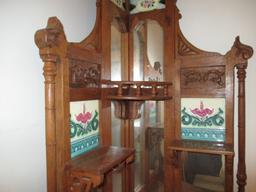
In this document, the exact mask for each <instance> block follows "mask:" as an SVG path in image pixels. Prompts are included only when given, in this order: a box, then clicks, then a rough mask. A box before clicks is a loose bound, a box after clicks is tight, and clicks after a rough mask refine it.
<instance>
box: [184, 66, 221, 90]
mask: <svg viewBox="0 0 256 192" xmlns="http://www.w3.org/2000/svg"><path fill="white" fill-rule="evenodd" d="M208 87H211V88H212V89H213V88H215V89H220V88H225V67H224V66H223V67H222V66H220V67H196V68H184V69H181V88H183V89H194V88H201V89H205V88H208Z"/></svg>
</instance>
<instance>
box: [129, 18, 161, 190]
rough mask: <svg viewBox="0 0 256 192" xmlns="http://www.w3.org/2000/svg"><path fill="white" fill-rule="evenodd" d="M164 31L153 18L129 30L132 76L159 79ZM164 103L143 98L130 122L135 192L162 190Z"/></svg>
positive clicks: (139, 79)
mask: <svg viewBox="0 0 256 192" xmlns="http://www.w3.org/2000/svg"><path fill="white" fill-rule="evenodd" d="M163 38H164V32H163V28H162V27H161V26H160V25H159V23H158V22H157V21H153V20H146V21H145V22H142V23H140V24H138V25H137V26H136V27H135V29H134V31H133V50H134V52H133V55H134V58H133V64H134V69H133V72H134V73H133V79H134V80H135V81H163V80H164V76H163V72H164V68H163V61H164V43H163V41H164V39H163ZM163 111H164V102H162V101H161V102H160V101H146V102H145V104H144V105H143V107H142V114H143V115H142V117H141V118H140V119H138V120H135V122H134V146H135V148H136V158H135V159H136V161H135V191H140V190H142V189H144V190H145V191H147V192H160V191H161V192H162V191H163V167H164V164H163V159H164V147H163V146H164V129H163V124H164V115H163V114H164V113H163Z"/></svg>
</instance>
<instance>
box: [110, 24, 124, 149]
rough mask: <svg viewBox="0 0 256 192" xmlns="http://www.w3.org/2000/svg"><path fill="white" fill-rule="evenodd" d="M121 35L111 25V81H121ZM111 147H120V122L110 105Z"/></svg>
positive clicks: (112, 105) (112, 106)
mask: <svg viewBox="0 0 256 192" xmlns="http://www.w3.org/2000/svg"><path fill="white" fill-rule="evenodd" d="M121 46H122V33H121V32H120V31H119V30H118V29H117V27H116V26H115V25H114V24H113V23H112V24H111V81H121V80H122V51H121V50H122V49H121ZM111 125H112V126H111V127H112V145H114V146H121V120H120V119H118V118H116V117H115V114H114V104H113V102H112V103H111Z"/></svg>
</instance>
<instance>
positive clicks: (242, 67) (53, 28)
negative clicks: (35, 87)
mask: <svg viewBox="0 0 256 192" xmlns="http://www.w3.org/2000/svg"><path fill="white" fill-rule="evenodd" d="M96 5H97V18H96V24H95V27H94V30H93V31H92V33H91V34H90V35H89V36H88V37H87V38H86V39H84V40H83V41H82V42H80V43H69V42H67V40H66V37H65V33H64V30H63V26H62V24H61V23H60V21H59V20H58V19H57V18H55V17H53V18H50V19H49V20H48V24H47V27H46V28H45V29H42V30H39V31H37V33H36V35H35V42H36V44H37V46H38V48H39V50H40V57H41V58H42V60H43V62H44V77H45V106H46V107H45V114H46V116H45V119H46V151H47V186H48V191H49V192H55V191H56V192H57V191H58V192H63V191H66V190H67V183H68V182H67V181H66V180H65V178H64V176H65V166H66V164H67V163H68V162H70V161H72V160H71V157H70V139H69V138H70V136H69V111H70V109H69V102H70V101H80V100H92V99H98V100H100V114H101V115H100V135H101V144H102V145H106V146H110V145H111V141H112V136H111V107H110V106H111V100H110V99H111V98H112V99H114V98H115V99H116V97H114V96H113V94H116V93H118V91H116V90H115V89H113V88H111V87H108V88H104V87H102V84H103V82H102V80H103V79H104V80H108V81H110V80H111V54H110V50H111V49H110V44H111V41H110V38H111V30H110V26H111V23H112V22H113V23H114V25H115V26H117V28H118V29H119V31H121V32H122V45H123V46H122V53H123V54H122V56H123V57H122V63H123V65H124V70H123V74H122V80H123V82H122V83H123V84H125V83H131V82H132V81H133V34H132V33H133V29H134V28H135V27H136V25H138V24H139V23H140V22H143V21H145V20H147V19H152V20H155V21H157V22H158V23H159V24H160V25H161V26H162V28H163V30H164V38H165V41H164V69H165V71H164V74H165V75H164V76H165V81H166V82H167V83H171V82H172V84H173V86H172V87H171V88H169V89H168V91H167V92H166V94H167V95H168V97H169V96H172V98H173V99H170V98H171V97H169V99H168V100H166V101H165V107H164V113H165V114H170V115H169V116H167V115H165V119H164V139H165V147H164V151H165V154H166V155H165V159H164V167H165V168H164V170H165V173H164V174H165V182H164V183H165V191H182V190H183V188H182V187H183V186H182V184H181V169H180V165H179V163H178V162H179V159H180V158H181V156H180V152H181V151H191V150H198V148H194V147H193V145H191V146H188V145H185V147H184V146H183V145H184V143H183V141H182V140H181V136H180V130H181V125H180V105H181V103H180V99H181V98H186V97H188V98H196V97H200V98H207V97H210V98H219V97H225V98H226V107H225V110H226V124H225V125H226V138H225V139H226V142H225V145H228V146H229V148H228V149H227V148H225V147H224V149H225V150H227V151H228V153H224V152H223V151H222V152H221V154H224V155H226V157H227V158H226V162H225V165H226V168H227V170H226V186H225V191H227V192H229V191H233V151H234V100H235V98H234V81H235V79H236V78H235V76H234V69H235V68H236V69H237V78H238V94H239V95H238V115H239V116H238V117H239V118H238V124H239V126H238V130H239V140H238V141H239V143H238V147H239V153H238V158H239V161H238V173H237V183H238V186H239V192H243V191H244V188H245V185H246V170H245V77H246V68H247V60H248V59H249V58H250V57H251V56H252V54H253V50H252V48H251V47H249V46H246V45H243V44H242V43H240V41H239V38H236V40H235V43H234V45H233V47H232V48H231V50H230V51H229V52H228V53H227V54H225V55H221V54H218V53H212V52H206V51H203V50H200V49H198V48H196V47H194V46H193V45H192V44H190V43H189V42H188V41H187V40H186V39H185V37H184V36H183V34H182V32H181V31H180V28H179V19H180V18H181V15H180V13H179V10H178V9H177V7H176V1H175V0H170V1H166V3H165V6H166V7H165V9H160V10H153V11H149V12H143V13H137V14H133V15H130V14H129V7H130V3H129V1H128V0H126V1H125V5H126V6H125V7H126V9H124V10H122V9H121V8H119V7H117V6H116V5H115V4H114V3H113V2H111V1H110V0H108V1H105V0H97V3H96ZM88 71H90V73H88ZM195 76H196V77H197V78H194V77H195ZM85 77H86V78H85ZM125 81H127V82H125ZM186 82H193V83H192V84H187V83H186ZM112 83H113V82H112ZM114 83H116V84H120V83H119V82H114ZM152 85H153V84H152ZM121 89H122V88H121ZM140 91H141V90H140ZM142 92H143V93H147V91H146V90H142ZM119 93H120V92H119ZM109 94H112V97H109ZM117 96H120V95H117ZM137 96H140V95H137ZM153 98H154V99H156V98H155V97H153ZM140 99H141V98H140ZM140 99H138V98H137V100H140ZM147 99H149V98H144V100H147ZM122 100H123V101H125V103H129V102H130V101H128V100H129V99H127V98H122ZM130 100H131V99H130ZM135 100H136V99H135ZM132 106H135V105H131V106H130V107H131V109H132V110H134V108H133V107H132ZM121 125H122V135H121V143H122V147H129V148H133V147H134V138H133V134H134V133H133V120H132V118H129V116H128V117H127V116H125V118H123V120H122V123H121ZM180 146H183V147H180ZM199 148H200V147H199ZM199 151H200V152H202V153H219V151H218V150H217V149H213V150H210V149H207V148H206V149H203V150H201V149H199ZM133 172H134V170H133V169H132V168H129V170H127V171H126V173H125V175H123V179H124V180H126V181H127V183H129V186H130V187H131V188H133V187H134V186H133V180H132V177H131V176H132V175H133ZM108 182H109V183H110V184H111V180H110V181H108ZM186 187H187V186H186ZM109 190H110V188H109ZM126 190H127V189H126ZM184 190H185V189H184ZM186 190H187V189H186Z"/></svg>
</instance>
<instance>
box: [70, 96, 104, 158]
mask: <svg viewBox="0 0 256 192" xmlns="http://www.w3.org/2000/svg"><path fill="white" fill-rule="evenodd" d="M70 139H71V158H73V157H76V156H78V155H81V154H83V153H86V152H87V151H90V150H91V149H94V148H95V147H97V146H98V145H99V102H98V100H92V101H81V102H80V101H79V102H71V103H70Z"/></svg>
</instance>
